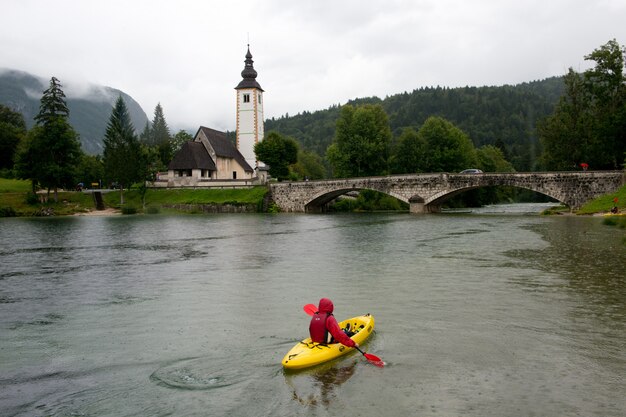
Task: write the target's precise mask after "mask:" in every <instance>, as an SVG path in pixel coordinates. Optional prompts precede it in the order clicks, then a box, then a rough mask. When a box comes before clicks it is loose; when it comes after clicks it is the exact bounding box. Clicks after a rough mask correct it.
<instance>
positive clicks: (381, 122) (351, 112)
mask: <svg viewBox="0 0 626 417" xmlns="http://www.w3.org/2000/svg"><path fill="white" fill-rule="evenodd" d="M390 142H391V129H390V128H389V120H388V117H387V113H385V110H384V109H383V108H382V106H381V105H380V104H365V105H363V106H359V107H356V108H355V107H353V106H350V105H346V106H343V107H342V108H341V114H340V116H339V119H338V120H337V127H336V130H335V138H334V140H333V143H332V144H331V145H330V146H329V147H328V149H327V151H326V157H327V158H328V161H329V162H330V165H331V167H332V169H333V175H334V176H335V177H359V176H368V175H381V174H384V173H386V171H387V159H388V154H389V144H390Z"/></svg>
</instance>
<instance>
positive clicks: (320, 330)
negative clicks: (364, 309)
mask: <svg viewBox="0 0 626 417" xmlns="http://www.w3.org/2000/svg"><path fill="white" fill-rule="evenodd" d="M334 309H335V306H333V302H332V301H330V300H329V299H328V298H322V299H321V300H320V304H319V306H318V308H317V311H316V312H315V314H313V318H312V319H311V324H309V334H310V335H311V340H312V341H313V342H316V343H321V344H327V343H330V342H331V339H330V337H329V333H330V336H332V337H333V339H334V342H335V343H336V342H340V343H341V344H342V345H345V346H348V347H354V340H352V339H350V338H349V337H348V335H347V334H345V333H344V332H343V330H341V329H340V328H339V324H337V320H336V319H335V316H333V310H334Z"/></svg>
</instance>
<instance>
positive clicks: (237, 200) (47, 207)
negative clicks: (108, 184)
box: [0, 178, 268, 217]
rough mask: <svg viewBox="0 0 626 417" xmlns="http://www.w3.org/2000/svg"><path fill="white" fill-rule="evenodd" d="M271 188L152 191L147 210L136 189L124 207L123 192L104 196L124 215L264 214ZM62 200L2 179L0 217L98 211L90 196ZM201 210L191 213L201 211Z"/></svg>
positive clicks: (68, 194)
mask: <svg viewBox="0 0 626 417" xmlns="http://www.w3.org/2000/svg"><path fill="white" fill-rule="evenodd" d="M267 192H268V189H267V187H264V186H258V187H253V188H236V189H235V188H230V189H203V190H199V189H149V190H147V192H146V196H145V202H146V206H145V210H144V206H143V204H142V201H141V194H140V193H139V191H138V190H136V189H131V190H124V204H123V205H122V204H121V203H120V192H119V191H112V192H108V193H104V194H103V195H102V197H103V200H104V203H105V206H106V207H109V208H114V209H117V210H120V211H122V212H123V213H125V214H134V213H144V212H145V213H149V214H156V213H160V212H166V213H167V212H190V211H185V210H177V209H171V208H166V207H169V206H173V205H190V206H199V205H203V204H207V205H209V204H216V205H224V204H229V205H234V206H241V205H253V206H255V207H256V208H257V211H261V209H262V206H263V199H264V198H265V195H266V194H267ZM58 196H59V201H58V202H57V203H55V202H54V201H53V199H52V194H51V195H50V197H49V198H48V195H47V193H42V192H39V193H37V194H33V193H32V186H31V183H30V181H26V180H14V179H5V178H0V217H12V216H26V217H29V216H50V215H57V216H58V215H72V214H80V213H87V212H90V211H94V210H95V201H94V198H93V195H92V194H91V193H84V192H76V191H59V193H58ZM200 211H201V210H196V211H194V210H193V209H192V210H191V212H200Z"/></svg>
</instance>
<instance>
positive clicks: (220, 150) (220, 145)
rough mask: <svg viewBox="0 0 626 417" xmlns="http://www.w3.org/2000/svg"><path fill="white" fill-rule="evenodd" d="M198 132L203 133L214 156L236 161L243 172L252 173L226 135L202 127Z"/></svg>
mask: <svg viewBox="0 0 626 417" xmlns="http://www.w3.org/2000/svg"><path fill="white" fill-rule="evenodd" d="M199 131H202V133H204V136H205V137H206V138H207V140H208V141H209V144H210V145H211V147H212V148H213V150H214V151H215V155H216V156H219V157H222V158H232V159H234V160H235V161H237V163H238V164H239V165H241V167H242V168H243V170H244V171H254V170H253V169H252V167H250V165H249V164H248V163H247V162H246V159H245V158H244V157H243V155H242V154H241V152H239V150H238V149H237V147H235V145H234V144H233V143H232V142H231V141H230V140H229V139H228V136H226V133H224V132H220V131H219V130H215V129H211V128H208V127H204V126H200V129H199ZM197 136H198V134H196V137H197Z"/></svg>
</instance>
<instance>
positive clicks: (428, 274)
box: [0, 205, 626, 417]
mask: <svg viewBox="0 0 626 417" xmlns="http://www.w3.org/2000/svg"><path fill="white" fill-rule="evenodd" d="M539 211H541V210H540V209H538V208H537V207H534V206H533V207H530V208H529V207H520V206H519V205H513V206H510V207H509V208H506V207H504V208H503V207H502V206H498V207H497V208H492V209H491V211H490V212H489V210H487V211H483V212H481V213H472V214H460V213H454V214H440V215H425V216H412V215H408V214H346V215H292V214H284V215H257V214H251V215H202V216H118V217H111V218H103V217H99V218H92V217H86V216H83V217H75V218H60V219H54V218H53V219H0V334H1V337H0V414H2V415H10V416H22V415H24V416H26V415H28V416H30V415H98V416H135V415H192V416H193V415H202V416H204V415H219V416H310V415H320V416H358V415H385V416H392V417H393V416H406V415H446V416H457V415H465V416H477V417H478V416H480V417H484V416H518V415H550V416H552V415H555V416H556V415H558V416H602V417H613V416H615V417H617V416H620V417H621V416H623V415H624V414H626V400H625V399H624V396H623V393H624V392H625V391H626V382H625V381H624V379H623V376H624V375H625V374H626V356H625V355H626V353H625V352H626V281H625V280H626V277H625V275H626V274H624V273H623V270H624V265H626V250H625V249H624V247H623V245H622V244H621V241H622V237H623V233H624V232H623V231H622V230H620V229H618V228H612V227H606V226H603V225H602V223H601V219H598V218H584V217H583V218H581V217H567V216H555V217H543V216H538V215H537V213H538V212H539ZM501 212H504V213H501ZM323 296H327V297H330V298H331V299H333V301H334V303H335V315H336V316H337V318H338V319H340V320H341V319H343V318H346V317H352V316H355V315H359V314H364V313H372V314H374V315H375V316H376V319H377V332H376V337H375V338H372V339H371V340H369V341H368V342H367V343H366V346H364V347H365V348H366V350H367V352H369V353H373V354H375V355H378V356H380V357H382V358H384V359H385V361H388V362H389V363H391V366H386V367H384V368H378V367H375V366H372V365H371V364H369V363H368V362H367V360H365V358H363V357H362V356H360V355H358V354H354V355H347V356H346V357H343V358H341V359H339V360H337V361H335V362H332V363H329V364H326V365H323V366H320V367H317V368H314V369H311V370H304V371H302V372H296V373H286V372H284V371H283V369H282V367H281V366H280V360H281V358H282V357H283V356H284V354H285V353H286V352H287V351H288V350H289V348H291V346H293V344H294V343H295V342H296V341H298V340H301V339H302V338H303V337H305V336H306V335H307V333H308V323H309V317H308V316H307V315H306V314H304V313H303V312H302V306H303V305H304V304H307V303H315V302H317V300H319V299H320V298H321V297H323Z"/></svg>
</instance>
